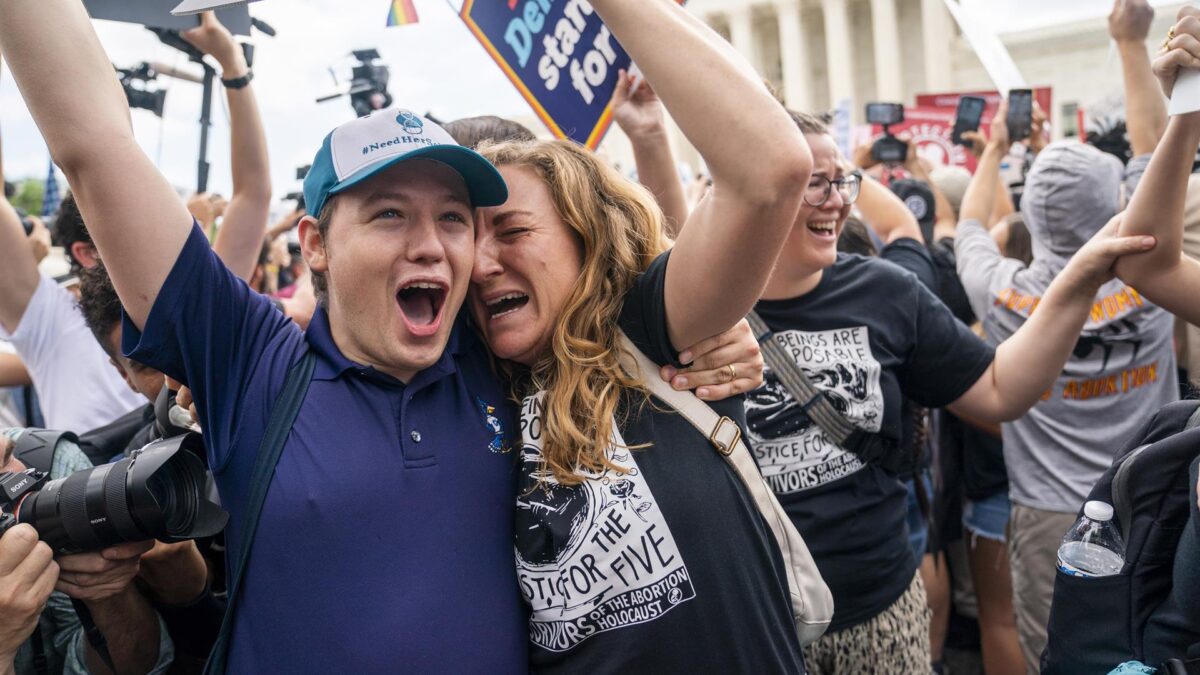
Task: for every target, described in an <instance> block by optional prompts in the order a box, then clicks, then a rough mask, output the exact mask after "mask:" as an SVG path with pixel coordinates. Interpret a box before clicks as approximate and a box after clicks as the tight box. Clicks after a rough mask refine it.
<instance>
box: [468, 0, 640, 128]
mask: <svg viewBox="0 0 1200 675" xmlns="http://www.w3.org/2000/svg"><path fill="white" fill-rule="evenodd" d="M459 16H461V17H462V20H463V21H464V22H465V23H466V24H467V27H468V28H469V29H470V30H471V32H472V33H473V34H474V35H475V37H476V39H478V40H479V43H480V44H482V45H483V47H484V49H485V50H487V53H488V54H489V55H490V56H491V57H492V59H493V60H494V61H495V62H496V64H497V65H499V66H500V68H501V70H503V71H504V74H505V75H506V76H508V79H509V80H511V81H512V83H513V85H514V86H516V88H517V91H519V92H520V94H521V96H523V97H524V98H525V100H526V101H528V102H529V105H530V106H532V107H533V110H534V112H535V113H537V116H538V117H539V118H540V119H541V120H542V122H543V123H545V124H546V126H547V127H549V129H550V131H551V132H552V133H553V134H554V135H555V136H556V137H558V138H570V139H572V140H575V141H577V142H579V143H582V144H583V145H586V146H587V147H589V148H592V149H595V148H596V146H597V145H599V144H600V141H601V140H603V138H604V134H605V132H607V131H608V127H609V125H610V124H611V123H612V108H611V105H610V103H611V100H612V95H613V91H614V90H615V89H616V86H617V73H618V71H620V70H621V69H628V68H629V67H630V59H629V55H628V54H626V53H625V50H624V49H622V48H621V45H620V44H619V43H618V42H617V40H616V39H615V38H614V37H613V36H612V33H611V32H610V31H609V30H608V27H607V26H605V25H604V23H603V22H602V21H601V20H600V17H599V15H597V14H596V12H595V10H594V9H593V8H592V6H591V4H590V3H588V2H587V0H481V1H479V2H476V0H466V2H464V3H463V6H462V10H461V11H460V12H459Z"/></svg>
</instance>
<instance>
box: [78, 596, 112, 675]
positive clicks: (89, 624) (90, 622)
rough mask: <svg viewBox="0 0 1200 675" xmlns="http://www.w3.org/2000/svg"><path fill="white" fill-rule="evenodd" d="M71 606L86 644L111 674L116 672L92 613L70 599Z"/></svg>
mask: <svg viewBox="0 0 1200 675" xmlns="http://www.w3.org/2000/svg"><path fill="white" fill-rule="evenodd" d="M71 606H72V607H74V608H75V614H77V615H78V616H79V623H80V624H81V625H82V626H83V634H84V635H86V636H87V639H88V642H89V643H91V645H92V649H95V650H96V653H97V654H99V655H100V660H101V661H103V662H104V665H106V666H108V669H109V670H111V671H112V672H114V673H115V672H118V671H117V666H116V665H115V664H114V663H113V658H112V654H110V653H109V651H108V640H105V639H104V633H102V632H100V628H99V627H97V626H96V621H95V620H94V619H92V612H91V610H89V609H88V608H87V605H85V604H84V603H83V601H82V600H78V599H76V598H71Z"/></svg>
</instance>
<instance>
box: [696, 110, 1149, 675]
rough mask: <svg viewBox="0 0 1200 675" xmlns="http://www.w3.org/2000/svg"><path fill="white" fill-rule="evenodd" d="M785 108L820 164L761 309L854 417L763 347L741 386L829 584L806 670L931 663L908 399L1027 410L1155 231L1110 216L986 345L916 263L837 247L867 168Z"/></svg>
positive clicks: (899, 673) (793, 515) (976, 415)
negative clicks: (1130, 227)
mask: <svg viewBox="0 0 1200 675" xmlns="http://www.w3.org/2000/svg"><path fill="white" fill-rule="evenodd" d="M792 120H793V122H795V123H796V125H797V126H798V127H799V128H800V130H801V131H802V132H803V133H804V138H805V140H806V141H807V143H808V146H809V148H810V149H811V151H812V154H813V174H812V177H811V178H810V179H809V181H808V182H807V183H806V184H805V185H804V186H803V187H802V188H801V189H802V194H801V196H802V200H803V204H802V206H801V208H800V211H799V213H798V214H797V216H796V219H795V221H794V222H793V223H792V227H791V231H790V232H789V233H788V238H787V241H786V242H785V244H784V248H783V254H782V255H781V256H780V258H779V263H778V264H777V265H776V266H775V268H774V269H773V270H772V272H771V277H770V280H769V281H768V282H767V285H766V287H765V289H764V292H763V293H762V295H761V296H760V299H759V301H758V303H757V304H756V305H755V312H756V313H757V314H758V315H759V316H760V317H761V318H762V320H763V321H764V323H766V325H767V327H768V328H769V329H770V331H771V333H772V336H771V339H774V340H775V342H776V343H778V344H779V345H781V346H782V347H784V351H785V355H786V358H790V359H791V363H792V364H793V365H795V366H796V367H797V368H800V369H802V370H803V371H804V372H805V374H806V376H807V378H808V379H809V380H810V381H811V382H812V384H813V386H814V387H815V388H817V389H818V390H819V391H820V393H821V394H822V396H823V399H824V400H826V401H828V402H829V405H830V406H831V407H832V409H833V410H836V411H837V412H838V413H839V414H840V416H841V417H843V418H844V421H845V422H846V423H847V425H848V426H850V427H851V428H852V429H853V430H855V431H856V432H859V433H855V434H851V437H850V442H839V441H837V440H835V438H834V436H833V435H831V434H829V433H827V432H826V431H825V429H824V428H823V427H822V424H821V423H820V422H816V421H814V419H813V417H810V416H809V410H810V409H811V407H810V402H809V401H797V400H796V399H795V398H794V397H793V396H792V395H791V393H790V391H789V387H788V386H787V385H786V384H784V381H783V380H781V379H780V376H779V375H780V373H779V372H778V369H776V368H775V367H773V366H772V364H771V363H768V364H767V365H768V370H767V371H766V372H765V373H764V379H765V383H764V385H763V386H762V387H759V388H758V389H756V390H755V391H753V392H751V393H750V394H749V395H748V396H747V399H746V418H747V423H748V427H749V429H748V433H747V435H746V438H747V439H748V440H749V442H750V445H751V448H752V450H753V452H754V456H755V460H756V461H757V462H758V465H759V468H760V469H761V470H762V473H763V477H764V478H765V479H766V481H767V483H768V484H769V485H770V486H771V488H772V490H773V491H774V492H775V495H776V497H777V498H778V499H779V502H780V504H781V505H782V506H783V508H784V509H785V510H786V511H787V514H788V516H789V517H790V519H791V521H792V523H793V524H794V525H795V526H796V529H797V530H798V531H799V532H800V533H801V534H802V535H803V536H804V540H805V543H806V544H807V545H808V548H809V551H810V552H811V553H812V556H813V560H814V561H815V562H816V565H817V568H818V569H819V570H820V572H821V576H822V578H823V579H824V580H825V583H826V584H827V585H828V586H829V589H830V591H831V593H832V594H833V601H834V613H833V618H832V621H831V622H830V625H829V629H828V631H827V632H826V633H825V634H824V635H823V636H822V637H821V638H820V639H818V640H817V641H816V642H814V643H813V644H811V645H809V646H808V647H807V648H806V649H805V665H806V667H807V668H808V672H810V673H815V674H816V675H838V674H841V673H854V674H856V675H857V674H858V673H876V674H878V675H892V674H896V675H910V674H912V673H921V672H930V670H931V664H930V643H929V625H930V624H929V612H928V608H927V605H926V598H925V591H924V587H923V582H922V580H921V578H920V577H919V576H918V574H917V561H916V559H915V557H914V555H913V550H912V548H911V547H910V545H909V541H908V533H909V530H908V526H907V524H906V522H905V515H906V512H907V511H906V503H907V497H908V495H907V492H906V490H905V487H904V483H903V482H902V481H901V478H900V475H901V473H902V471H903V469H904V468H905V466H906V465H907V464H908V461H907V460H908V453H906V452H905V450H906V447H905V445H904V426H905V419H904V414H903V412H902V411H903V404H904V400H905V399H906V398H907V399H910V400H912V401H914V402H916V403H918V404H920V405H922V406H925V407H931V408H938V407H949V408H950V410H952V411H953V412H955V413H956V414H959V415H963V416H966V417H970V418H972V419H977V420H980V421H991V422H999V421H1002V420H1011V419H1014V418H1016V417H1018V416H1020V415H1022V414H1023V413H1024V412H1025V411H1026V410H1028V409H1029V408H1030V407H1031V406H1033V405H1034V404H1036V403H1037V402H1038V400H1039V399H1040V398H1041V395H1042V392H1044V391H1045V390H1046V389H1047V388H1048V387H1050V386H1051V385H1052V384H1053V382H1054V379H1055V374H1056V373H1057V372H1058V371H1059V370H1060V369H1061V368H1062V364H1063V363H1064V362H1065V361H1066V360H1067V359H1068V358H1069V357H1070V354H1071V351H1072V349H1073V348H1074V346H1075V336H1077V335H1078V334H1079V331H1080V328H1081V327H1082V326H1083V323H1084V321H1085V319H1086V318H1087V316H1088V312H1089V310H1090V308H1091V306H1092V297H1093V295H1094V294H1095V293H1096V290H1097V289H1098V288H1100V286H1101V285H1102V284H1104V283H1105V282H1107V281H1108V280H1109V279H1111V278H1112V272H1111V268H1112V265H1113V260H1114V259H1115V257H1117V256H1119V255H1122V254H1125V253H1130V252H1133V251H1144V250H1147V248H1148V247H1149V246H1152V245H1153V242H1152V241H1150V242H1148V241H1147V240H1146V238H1143V237H1137V238H1135V239H1132V240H1130V239H1120V238H1116V239H1114V238H1113V237H1112V236H1111V235H1112V233H1113V231H1114V230H1115V229H1116V228H1115V225H1114V226H1112V227H1108V228H1106V229H1105V231H1104V232H1103V233H1101V235H1100V236H1098V237H1096V238H1095V239H1093V240H1092V241H1090V242H1089V243H1088V244H1087V246H1084V247H1083V248H1082V249H1081V250H1080V252H1079V255H1076V256H1074V257H1073V259H1072V260H1071V262H1070V264H1068V265H1067V266H1066V267H1065V268H1064V269H1063V273H1062V274H1060V275H1059V278H1058V279H1057V280H1056V281H1055V283H1054V285H1053V287H1052V288H1050V289H1049V290H1048V291H1047V293H1046V296H1045V299H1044V301H1043V310H1044V311H1039V313H1038V314H1037V316H1036V317H1035V318H1034V320H1032V321H1030V322H1028V324H1027V325H1025V326H1024V327H1022V328H1021V330H1019V331H1016V332H1015V333H1014V334H1013V335H1011V336H1009V337H1008V339H1007V340H1005V341H1004V342H1003V343H1002V344H1000V345H998V346H997V347H995V349H993V348H992V347H990V346H988V345H986V344H984V343H983V341H981V340H980V339H979V338H978V337H977V336H976V335H974V334H973V333H971V331H970V330H969V329H968V328H967V327H966V326H965V325H964V324H963V323H961V322H960V321H958V320H957V319H955V317H954V315H953V314H952V313H951V311H950V310H949V309H948V308H947V307H946V305H945V304H943V303H942V302H941V301H939V300H938V299H937V297H936V296H935V295H934V294H933V292H931V291H930V290H929V289H928V288H927V287H926V286H925V285H923V284H922V283H921V282H920V281H919V280H918V278H917V276H916V275H915V274H912V273H910V272H908V271H905V270H904V269H902V268H900V267H899V266H897V265H895V264H893V263H891V262H888V261H886V260H882V259H879V258H864V257H861V256H856V255H846V254H839V253H838V251H837V240H838V235H839V234H840V232H841V231H842V229H843V228H844V226H845V223H846V220H847V218H848V216H849V215H850V210H851V206H852V205H853V204H854V203H855V201H856V200H858V198H859V187H860V185H859V181H858V176H857V174H854V173H847V171H846V168H845V166H844V164H843V162H842V161H840V157H839V153H838V150H837V144H836V143H835V142H834V140H833V137H832V136H831V135H830V133H829V130H828V128H827V127H826V126H825V124H824V123H823V122H822V121H821V120H819V119H817V118H815V117H814V116H812V115H808V114H804V113H799V112H796V113H793V115H792ZM864 194H865V193H864ZM688 227H691V226H690V225H689V226H688ZM684 232H685V233H686V232H687V229H686V228H685V230H684ZM985 236H986V233H985ZM894 245H895V244H893V246H894ZM776 365H780V366H784V367H786V366H785V363H777V364H776ZM789 370H790V368H789ZM826 423H828V422H826ZM1060 535H1061V533H1060Z"/></svg>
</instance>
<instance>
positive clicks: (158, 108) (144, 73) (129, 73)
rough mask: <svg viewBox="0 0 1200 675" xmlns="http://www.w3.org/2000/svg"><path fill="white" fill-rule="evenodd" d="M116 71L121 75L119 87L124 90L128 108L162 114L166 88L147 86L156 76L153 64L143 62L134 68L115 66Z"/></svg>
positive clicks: (165, 99) (165, 100) (159, 115)
mask: <svg viewBox="0 0 1200 675" xmlns="http://www.w3.org/2000/svg"><path fill="white" fill-rule="evenodd" d="M117 73H118V74H119V75H120V76H121V88H122V89H124V90H125V99H126V100H127V101H129V107H130V108H141V109H143V110H149V111H150V112H152V113H154V115H155V117H162V116H163V107H164V106H165V105H166V104H167V90H166V89H155V88H150V87H148V86H147V85H148V84H150V83H152V82H154V81H155V79H156V78H157V77H158V73H157V72H155V71H154V67H153V66H151V65H150V64H149V63H143V64H141V65H140V66H136V67H134V68H117Z"/></svg>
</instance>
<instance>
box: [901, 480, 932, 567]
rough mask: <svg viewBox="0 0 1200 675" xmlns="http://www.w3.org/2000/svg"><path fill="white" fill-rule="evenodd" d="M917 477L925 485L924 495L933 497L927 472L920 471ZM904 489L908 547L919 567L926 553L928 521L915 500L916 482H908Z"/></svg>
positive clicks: (919, 504) (918, 502)
mask: <svg viewBox="0 0 1200 675" xmlns="http://www.w3.org/2000/svg"><path fill="white" fill-rule="evenodd" d="M919 475H920V477H921V482H922V483H924V484H925V494H926V495H933V481H932V480H931V478H930V476H929V470H928V469H922V470H921V472H920V474H919ZM905 487H906V488H908V514H907V516H906V518H905V520H907V521H908V545H909V547H910V548H912V552H913V557H914V558H916V559H917V564H918V565H919V564H921V558H922V557H923V556H924V555H925V554H926V553H927V552H928V551H927V549H928V547H929V521H928V520H926V519H925V516H924V514H922V513H921V503H920V501H919V500H918V499H917V484H916V480H915V479H910V480H908V481H907V482H906V483H905Z"/></svg>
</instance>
